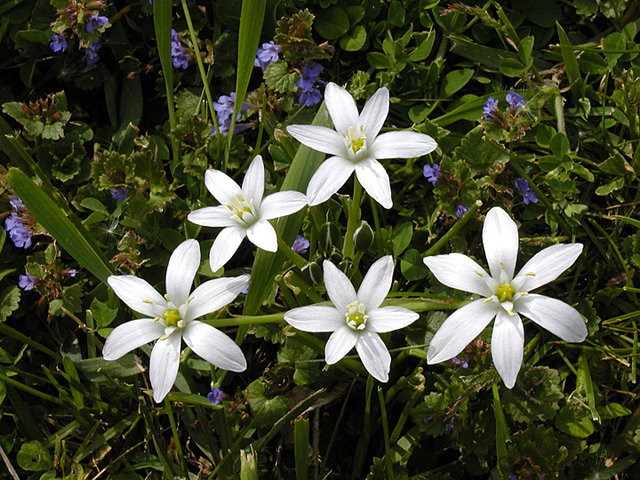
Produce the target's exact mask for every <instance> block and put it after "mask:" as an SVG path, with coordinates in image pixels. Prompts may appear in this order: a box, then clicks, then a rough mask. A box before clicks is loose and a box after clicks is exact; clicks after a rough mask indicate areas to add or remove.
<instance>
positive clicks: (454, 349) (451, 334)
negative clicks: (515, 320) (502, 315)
mask: <svg viewBox="0 0 640 480" xmlns="http://www.w3.org/2000/svg"><path fill="white" fill-rule="evenodd" d="M499 308H500V307H499V306H498V305H496V304H495V303H493V302H485V301H484V299H483V298H481V299H480V300H475V301H473V302H471V303H469V304H467V305H465V306H464V307H462V308H459V309H458V310H456V311H455V312H453V313H452V314H451V315H449V317H448V318H447V319H446V320H445V321H444V323H443V324H442V326H441V327H440V329H439V330H438V331H437V332H436V334H435V335H434V336H433V339H431V343H430V344H429V349H428V350H427V363H428V364H429V365H432V364H434V363H440V362H443V361H445V360H449V359H450V358H453V357H455V356H456V355H458V354H459V353H460V352H461V351H462V350H463V349H464V347H466V346H467V345H468V344H469V342H470V341H471V340H473V339H474V338H476V337H477V336H478V335H479V334H480V332H482V330H484V328H485V327H486V326H487V325H488V324H489V322H490V321H491V319H492V318H493V317H495V316H496V312H497V310H498V309H499Z"/></svg>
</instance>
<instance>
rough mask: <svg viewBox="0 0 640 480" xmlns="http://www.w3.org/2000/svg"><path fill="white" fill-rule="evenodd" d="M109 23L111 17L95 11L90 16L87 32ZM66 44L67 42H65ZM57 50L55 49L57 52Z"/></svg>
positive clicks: (92, 31)
mask: <svg viewBox="0 0 640 480" xmlns="http://www.w3.org/2000/svg"><path fill="white" fill-rule="evenodd" d="M108 23H109V19H108V18H107V17H101V16H100V15H98V14H97V13H94V14H93V15H91V16H90V17H89V22H88V23H87V32H89V33H94V31H95V29H96V28H100V27H103V26H105V25H107V24H108ZM65 46H66V43H65ZM55 51H56V50H54V52H55Z"/></svg>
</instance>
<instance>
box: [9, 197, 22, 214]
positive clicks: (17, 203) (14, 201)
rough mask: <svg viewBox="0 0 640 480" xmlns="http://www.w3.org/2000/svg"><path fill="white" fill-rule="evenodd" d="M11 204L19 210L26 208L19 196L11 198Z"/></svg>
mask: <svg viewBox="0 0 640 480" xmlns="http://www.w3.org/2000/svg"><path fill="white" fill-rule="evenodd" d="M9 205H11V206H12V207H13V208H15V209H16V210H18V211H20V210H22V209H23V208H24V203H22V200H20V199H19V198H18V197H11V200H9Z"/></svg>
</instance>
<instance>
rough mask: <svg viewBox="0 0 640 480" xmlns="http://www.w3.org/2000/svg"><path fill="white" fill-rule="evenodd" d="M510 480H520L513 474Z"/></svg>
mask: <svg viewBox="0 0 640 480" xmlns="http://www.w3.org/2000/svg"><path fill="white" fill-rule="evenodd" d="M509 480H518V477H516V476H515V475H513V474H511V475H509Z"/></svg>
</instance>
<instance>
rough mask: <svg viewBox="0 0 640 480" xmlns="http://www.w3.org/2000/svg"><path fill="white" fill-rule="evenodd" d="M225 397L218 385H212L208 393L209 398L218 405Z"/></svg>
mask: <svg viewBox="0 0 640 480" xmlns="http://www.w3.org/2000/svg"><path fill="white" fill-rule="evenodd" d="M223 399H224V392H223V391H222V390H220V389H219V388H218V387H212V388H211V391H210V392H209V393H208V394H207V400H209V401H210V402H211V403H214V404H216V405H218V404H219V403H220V402H221V401H222V400H223Z"/></svg>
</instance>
